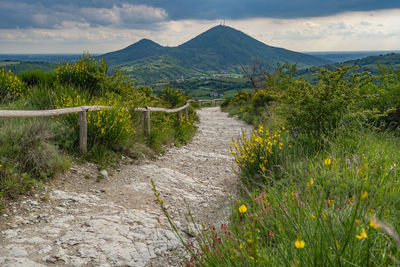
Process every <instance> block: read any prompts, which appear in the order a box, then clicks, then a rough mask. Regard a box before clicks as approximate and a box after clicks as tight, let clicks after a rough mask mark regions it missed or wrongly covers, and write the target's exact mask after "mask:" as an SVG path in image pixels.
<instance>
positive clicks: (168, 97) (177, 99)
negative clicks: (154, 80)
mask: <svg viewBox="0 0 400 267" xmlns="http://www.w3.org/2000/svg"><path fill="white" fill-rule="evenodd" d="M160 98H161V99H163V100H164V101H166V102H167V103H168V104H169V106H170V107H172V108H175V107H179V106H183V105H185V104H186V101H187V100H188V97H186V96H185V95H184V94H183V93H182V92H180V91H179V90H176V89H171V88H169V87H167V88H165V89H164V90H163V91H162V94H161V96H160Z"/></svg>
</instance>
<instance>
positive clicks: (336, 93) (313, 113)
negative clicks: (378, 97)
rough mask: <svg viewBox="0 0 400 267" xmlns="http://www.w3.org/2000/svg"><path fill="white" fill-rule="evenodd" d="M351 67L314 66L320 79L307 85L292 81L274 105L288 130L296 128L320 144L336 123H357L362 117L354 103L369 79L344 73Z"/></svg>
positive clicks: (332, 133)
mask: <svg viewBox="0 0 400 267" xmlns="http://www.w3.org/2000/svg"><path fill="white" fill-rule="evenodd" d="M352 68H353V67H345V66H342V67H340V68H338V69H336V70H334V71H329V70H327V69H324V68H317V70H318V71H319V73H318V74H316V75H317V76H318V77H319V78H320V81H319V82H318V83H317V84H310V83H308V82H306V81H294V82H293V83H292V85H291V86H290V87H289V88H287V90H286V91H285V92H284V93H283V95H282V96H281V98H280V99H279V100H278V101H279V106H278V107H277V109H276V110H277V111H278V113H279V114H280V115H281V116H282V117H283V118H284V120H286V122H287V126H288V128H290V129H294V130H296V129H297V130H299V131H300V132H301V133H302V134H304V135H306V136H309V137H312V139H313V141H314V142H316V143H319V142H321V141H322V140H323V137H324V136H332V135H335V133H336V129H337V128H338V126H339V125H341V124H342V125H343V124H346V125H347V126H349V125H348V124H349V123H354V122H357V120H358V119H361V118H362V116H357V115H359V114H360V113H362V112H363V111H362V110H358V109H357V108H358V107H359V106H358V105H357V104H358V103H359V102H360V100H361V99H362V90H361V89H362V87H363V85H364V84H365V81H366V80H367V79H368V77H367V76H365V75H363V74H354V75H351V78H350V80H348V79H347V78H346V77H345V75H346V74H347V72H348V71H349V70H350V69H352Z"/></svg>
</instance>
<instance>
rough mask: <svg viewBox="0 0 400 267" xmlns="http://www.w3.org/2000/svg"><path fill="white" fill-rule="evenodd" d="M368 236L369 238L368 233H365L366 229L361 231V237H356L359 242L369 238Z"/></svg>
mask: <svg viewBox="0 0 400 267" xmlns="http://www.w3.org/2000/svg"><path fill="white" fill-rule="evenodd" d="M367 237H368V236H367V233H366V232H365V229H364V228H363V229H361V233H360V234H359V235H356V238H357V239H358V240H362V239H364V238H367Z"/></svg>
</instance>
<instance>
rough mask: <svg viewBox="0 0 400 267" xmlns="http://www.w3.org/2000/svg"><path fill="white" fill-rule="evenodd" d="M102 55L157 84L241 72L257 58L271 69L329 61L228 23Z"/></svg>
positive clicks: (140, 81) (138, 78)
mask: <svg viewBox="0 0 400 267" xmlns="http://www.w3.org/2000/svg"><path fill="white" fill-rule="evenodd" d="M100 57H102V58H103V59H104V60H105V61H106V62H107V63H108V64H110V66H111V69H113V68H115V67H121V68H122V69H123V70H125V71H126V72H127V74H128V75H130V76H131V77H132V78H134V79H135V80H136V81H137V83H138V84H147V85H149V84H156V83H160V82H169V81H174V80H180V79H182V78H184V79H187V78H205V77H210V76H213V75H218V74H224V75H226V76H231V75H232V74H241V73H242V69H241V65H246V64H248V63H249V62H251V60H253V59H255V58H257V59H260V60H261V61H262V62H264V63H265V64H266V65H268V66H270V67H271V69H273V68H274V67H275V66H276V63H277V62H289V63H293V64H294V63H298V66H299V67H310V66H314V65H324V64H327V63H329V61H327V60H324V59H320V58H317V57H313V56H310V55H306V54H302V53H298V52H293V51H290V50H286V49H283V48H277V47H272V46H268V45H266V44H264V43H262V42H260V41H257V40H255V39H254V38H252V37H250V36H248V35H246V34H245V33H243V32H241V31H238V30H235V29H233V28H231V27H227V26H221V25H220V26H216V27H214V28H211V29H210V30H208V31H206V32H204V33H202V34H200V35H198V36H197V37H195V38H193V39H191V40H189V41H188V42H186V43H184V44H182V45H180V46H177V47H163V46H160V45H159V44H157V43H155V42H153V41H151V40H147V39H143V40H141V41H139V42H137V43H135V44H133V45H130V46H128V47H126V48H124V49H122V50H119V51H115V52H111V53H107V54H104V55H102V56H100Z"/></svg>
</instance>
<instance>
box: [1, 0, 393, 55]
mask: <svg viewBox="0 0 400 267" xmlns="http://www.w3.org/2000/svg"><path fill="white" fill-rule="evenodd" d="M224 21H225V25H227V26H230V27H233V28H235V29H238V30H241V31H243V32H244V33H246V34H248V35H250V36H251V37H253V38H256V39H258V40H260V41H262V42H264V43H266V44H268V45H272V46H277V47H283V48H286V49H290V50H294V51H300V52H304V51H373V50H375V51H376V50H379V51H382V50H400V0H323V1H322V0H119V1H110V0H65V1H61V0H12V1H3V0H0V53H1V54H9V53H25V54H27V53H86V52H89V53H94V54H100V53H106V52H111V51H115V50H118V49H122V48H124V47H126V46H128V45H130V44H132V43H135V42H137V41H139V40H140V39H142V38H147V39H151V40H153V41H155V42H157V43H159V44H160V45H163V46H177V45H180V44H182V43H184V42H186V41H188V40H190V39H191V38H193V37H195V36H197V35H198V34H200V33H202V32H204V31H206V30H208V29H209V28H211V27H213V26H217V25H219V24H221V23H223V22H224Z"/></svg>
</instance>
